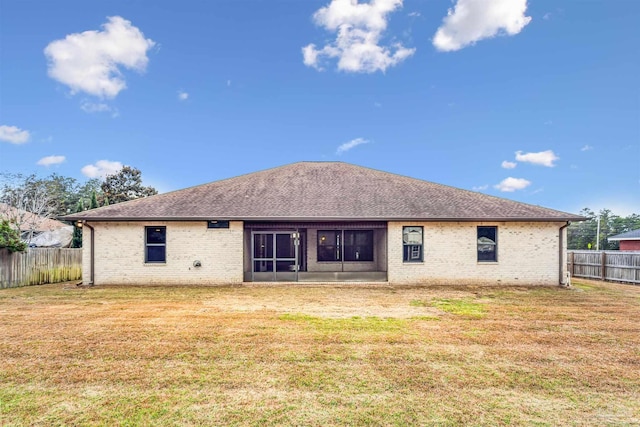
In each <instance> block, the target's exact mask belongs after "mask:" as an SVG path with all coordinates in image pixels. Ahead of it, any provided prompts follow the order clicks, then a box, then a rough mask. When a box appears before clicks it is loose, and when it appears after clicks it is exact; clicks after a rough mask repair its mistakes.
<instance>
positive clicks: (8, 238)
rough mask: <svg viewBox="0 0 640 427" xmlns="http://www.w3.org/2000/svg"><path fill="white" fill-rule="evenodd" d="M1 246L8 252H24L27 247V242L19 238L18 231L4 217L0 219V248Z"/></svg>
mask: <svg viewBox="0 0 640 427" xmlns="http://www.w3.org/2000/svg"><path fill="white" fill-rule="evenodd" d="M2 248H7V249H8V250H9V252H24V251H25V250H26V249H27V244H26V243H25V242H23V241H22V240H21V239H20V232H19V231H18V230H17V229H16V228H14V227H12V226H11V224H10V223H9V220H6V219H3V220H2V221H0V249H2Z"/></svg>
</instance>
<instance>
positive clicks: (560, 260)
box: [92, 221, 571, 286]
mask: <svg viewBox="0 0 640 427" xmlns="http://www.w3.org/2000/svg"><path fill="white" fill-rule="evenodd" d="M570 225H571V221H567V223H566V224H565V225H563V226H562V227H560V229H559V230H558V231H559V233H558V240H559V241H558V283H559V284H560V286H568V285H569V283H570V282H568V281H567V282H565V281H563V280H564V279H565V277H564V274H562V272H563V271H564V269H565V267H566V262H564V255H565V251H564V250H563V247H564V229H565V228H567V227H568V226H570ZM92 242H93V240H92Z"/></svg>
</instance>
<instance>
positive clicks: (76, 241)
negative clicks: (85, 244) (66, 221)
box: [71, 200, 84, 248]
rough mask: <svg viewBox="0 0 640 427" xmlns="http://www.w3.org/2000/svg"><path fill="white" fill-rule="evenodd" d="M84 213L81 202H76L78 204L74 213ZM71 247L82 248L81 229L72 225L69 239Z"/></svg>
mask: <svg viewBox="0 0 640 427" xmlns="http://www.w3.org/2000/svg"><path fill="white" fill-rule="evenodd" d="M82 211H84V205H83V203H82V200H78V204H77V205H76V212H82ZM71 247H72V248H81V247H82V228H80V227H78V226H77V225H75V224H74V225H73V238H72V239H71Z"/></svg>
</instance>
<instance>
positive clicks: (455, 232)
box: [64, 162, 584, 285]
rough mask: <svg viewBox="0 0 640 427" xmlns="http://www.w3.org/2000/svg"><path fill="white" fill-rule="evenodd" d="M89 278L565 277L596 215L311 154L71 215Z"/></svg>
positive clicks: (545, 280) (429, 280)
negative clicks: (576, 242) (581, 226)
mask: <svg viewBox="0 0 640 427" xmlns="http://www.w3.org/2000/svg"><path fill="white" fill-rule="evenodd" d="M64 219H65V220H74V221H78V222H80V223H82V224H83V225H84V227H85V229H84V232H83V239H84V241H83V248H84V265H83V272H84V277H83V280H84V282H85V283H92V284H96V285H100V284H239V283H242V282H262V281H284V282H295V281H313V282H327V281H367V282H368V281H383V282H389V283H394V284H395V283H398V284H414V283H415V284H478V283H481V284H545V285H549V284H558V283H559V282H562V281H563V279H564V277H565V270H566V260H565V249H566V227H567V226H568V224H569V221H581V220H584V218H583V217H580V216H577V215H572V214H569V213H564V212H559V211H556V210H552V209H547V208H543V207H539V206H533V205H528V204H524V203H519V202H515V201H511V200H506V199H502V198H497V197H493V196H489V195H486V194H481V193H476V192H472V191H467V190H461V189H457V188H453V187H449V186H445V185H440V184H435V183H432V182H427V181H422V180H419V179H414V178H409V177H406V176H400V175H396V174H392V173H388V172H382V171H378V170H374V169H369V168H365V167H361V166H356V165H352V164H348V163H342V162H300V163H294V164H290V165H285V166H281V167H277V168H274V169H268V170H264V171H260V172H255V173H250V174H247V175H242V176H237V177H234V178H229V179H224V180H221V181H215V182H211V183H209V184H204V185H199V186H196V187H192V188H187V189H184V190H178V191H174V192H170V193H164V194H159V195H155V196H151V197H147V198H142V199H136V200H132V201H128V202H125V203H120V204H116V205H111V206H106V207H102V208H98V209H93V210H89V211H85V212H80V213H76V214H72V215H68V216H66V217H64Z"/></svg>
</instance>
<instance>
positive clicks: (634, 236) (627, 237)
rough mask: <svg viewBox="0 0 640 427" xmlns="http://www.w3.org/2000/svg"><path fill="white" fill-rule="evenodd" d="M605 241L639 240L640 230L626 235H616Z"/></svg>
mask: <svg viewBox="0 0 640 427" xmlns="http://www.w3.org/2000/svg"><path fill="white" fill-rule="evenodd" d="M607 240H614V241H615V240H640V228H639V229H637V230H631V231H627V232H626V233H622V234H616V235H615V236H611V237H609V238H608V239H607Z"/></svg>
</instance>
